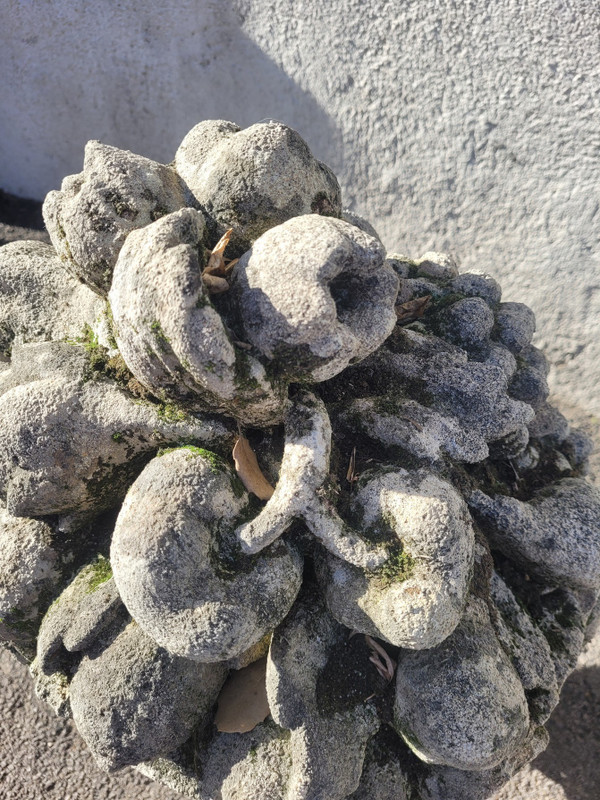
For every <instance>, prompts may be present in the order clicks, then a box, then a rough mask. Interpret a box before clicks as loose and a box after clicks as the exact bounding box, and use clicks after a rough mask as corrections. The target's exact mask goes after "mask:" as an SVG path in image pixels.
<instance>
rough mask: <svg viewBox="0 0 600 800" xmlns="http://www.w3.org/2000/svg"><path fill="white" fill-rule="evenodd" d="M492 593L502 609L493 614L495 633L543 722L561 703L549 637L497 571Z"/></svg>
mask: <svg viewBox="0 0 600 800" xmlns="http://www.w3.org/2000/svg"><path fill="white" fill-rule="evenodd" d="M491 597H492V600H493V601H494V604H495V606H496V608H497V609H498V612H499V615H498V616H497V617H496V616H492V624H493V626H494V630H495V632H496V636H497V637H498V640H499V642H500V644H501V645H502V646H503V647H504V649H505V650H506V652H507V654H508V656H509V658H510V660H511V662H512V664H513V666H514V668H515V669H516V671H517V674H518V676H519V678H520V680H521V683H522V685H523V689H524V690H525V695H526V697H527V700H528V704H529V712H530V714H531V717H532V719H533V720H534V721H535V722H536V723H538V724H542V723H544V722H545V721H546V720H547V719H548V717H549V716H550V714H551V713H552V711H553V710H554V708H555V707H556V705H557V703H558V684H557V681H556V672H555V670H554V665H553V662H552V653H551V650H550V646H549V645H548V641H547V639H546V638H545V637H544V635H543V634H542V632H541V631H540V629H539V628H538V627H537V626H536V625H535V624H534V621H533V619H532V618H531V617H530V616H529V615H528V614H527V613H526V612H525V611H524V610H523V608H522V607H521V606H520V605H519V603H518V601H517V599H516V598H515V596H514V595H513V593H512V592H511V590H510V589H509V588H508V586H507V585H506V583H505V582H504V581H503V580H502V578H501V577H500V576H499V575H498V573H497V572H494V573H493V576H492V581H491Z"/></svg>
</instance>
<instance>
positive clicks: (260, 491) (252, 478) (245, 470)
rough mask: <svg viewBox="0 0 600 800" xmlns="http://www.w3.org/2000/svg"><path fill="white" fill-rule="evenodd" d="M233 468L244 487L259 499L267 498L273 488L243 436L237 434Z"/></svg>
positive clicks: (271, 494)
mask: <svg viewBox="0 0 600 800" xmlns="http://www.w3.org/2000/svg"><path fill="white" fill-rule="evenodd" d="M232 455H233V461H234V463H235V470H236V472H237V474H238V475H239V478H240V480H241V482H242V483H243V484H244V486H245V487H246V489H248V491H249V492H252V494H255V495H256V496H257V497H258V498H260V499H261V500H268V499H269V498H270V497H272V496H273V492H274V491H275V489H274V488H273V487H272V486H271V484H270V483H269V481H268V480H267V479H266V478H265V476H264V475H263V474H262V472H261V470H260V467H259V466H258V461H257V460H256V454H255V452H254V450H253V449H252V448H251V447H250V442H249V441H248V439H246V437H245V436H239V437H238V439H237V441H236V443H235V446H234V448H233V453H232Z"/></svg>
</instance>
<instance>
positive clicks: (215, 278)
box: [202, 228, 239, 294]
mask: <svg viewBox="0 0 600 800" xmlns="http://www.w3.org/2000/svg"><path fill="white" fill-rule="evenodd" d="M232 232H233V228H229V230H228V231H225V233H224V234H223V236H221V238H220V239H219V241H218V242H217V243H216V245H215V246H214V247H213V249H212V250H211V252H210V255H209V257H208V264H207V265H206V267H205V268H204V269H203V270H202V280H203V281H204V285H205V286H206V288H207V290H208V293H209V294H221V292H226V291H227V290H228V289H229V283H228V281H226V280H225V278H226V276H227V275H229V273H230V272H231V270H232V269H233V268H234V266H235V265H236V264H237V262H238V260H239V259H237V258H235V259H234V260H233V261H229V262H226V261H225V258H224V253H225V248H226V247H227V245H228V244H229V239H230V238H231V234H232Z"/></svg>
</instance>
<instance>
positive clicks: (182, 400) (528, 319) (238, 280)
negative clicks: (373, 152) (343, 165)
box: [0, 121, 600, 800]
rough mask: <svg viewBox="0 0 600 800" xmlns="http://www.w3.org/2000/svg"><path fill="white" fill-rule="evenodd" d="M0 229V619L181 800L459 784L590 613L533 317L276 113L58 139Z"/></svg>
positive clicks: (508, 765)
mask: <svg viewBox="0 0 600 800" xmlns="http://www.w3.org/2000/svg"><path fill="white" fill-rule="evenodd" d="M44 218H45V221H46V225H47V227H48V231H49V233H50V237H51V241H52V246H50V245H46V244H43V243H40V242H14V243H11V244H9V245H6V246H4V247H3V248H2V249H1V250H0V300H1V302H0V502H1V505H0V616H1V621H0V636H1V637H2V639H3V640H4V642H5V643H6V644H7V646H9V647H10V648H11V649H12V650H13V652H16V653H18V654H20V656H21V657H22V658H23V659H24V660H26V661H27V662H28V663H29V664H30V669H31V673H32V675H33V678H34V681H35V687H36V692H37V694H38V696H39V697H41V698H43V699H44V700H45V701H47V702H48V703H49V704H50V705H51V706H52V707H53V708H54V710H55V711H56V713H57V714H59V715H62V716H70V715H72V716H73V718H74V720H75V722H76V724H77V727H78V729H79V731H80V733H81V735H82V736H83V738H84V739H85V741H86V743H87V744H88V746H89V748H90V750H91V751H92V753H93V755H94V757H95V759H96V761H97V762H98V764H99V765H100V766H101V767H103V768H104V769H106V770H108V771H112V770H115V769H119V768H121V767H124V766H126V765H135V766H136V767H137V768H138V769H139V770H140V771H141V772H143V773H144V774H145V775H148V776H150V777H152V778H153V779H156V780H159V781H162V782H163V783H165V784H167V785H168V786H170V787H172V788H173V789H175V790H176V791H178V792H180V793H182V794H183V795H187V796H190V797H196V798H201V799H202V800H208V798H217V797H218V798H222V800H234V798H235V799H236V800H239V798H242V797H244V798H252V800H300V799H302V800H321V799H322V798H327V800H343V798H353V800H392V798H393V800H402V798H404V800H415V798H422V800H452V799H454V798H461V800H477V799H478V798H479V799H481V800H483V798H486V797H488V796H490V795H491V794H492V793H493V792H494V791H496V790H497V789H498V788H499V787H500V786H501V785H502V784H503V783H504V782H506V781H507V780H508V779H509V778H510V777H511V775H512V774H514V772H515V771H516V770H518V769H519V768H520V767H521V766H523V765H524V764H526V763H527V762H528V761H531V760H532V759H533V758H535V756H536V755H537V754H538V753H540V752H541V751H542V750H543V749H544V747H545V746H546V744H547V734H546V731H545V728H544V724H545V722H546V721H547V720H548V717H549V715H550V714H551V712H552V710H553V708H554V707H555V706H556V704H557V702H558V699H559V692H560V689H561V687H562V685H563V683H564V681H565V679H566V677H567V676H568V675H569V673H570V672H571V671H572V670H573V668H574V666H575V663H576V660H577V657H578V655H579V653H580V652H581V649H582V647H583V645H584V643H585V641H586V639H587V638H589V637H590V636H591V633H592V632H593V630H594V627H595V625H596V619H597V617H598V612H597V602H598V594H599V590H600V494H599V493H598V491H597V490H596V489H595V488H594V487H592V486H591V485H590V484H589V483H588V482H587V481H586V479H585V473H586V469H587V459H588V456H589V454H590V449H591V447H590V442H589V440H588V439H587V437H586V436H585V435H584V434H583V433H581V432H580V431H577V430H571V429H570V426H569V424H568V422H567V421H566V420H565V418H564V417H563V416H562V415H561V414H560V413H559V412H558V411H557V410H556V409H554V408H552V407H551V406H550V405H549V404H548V403H547V395H548V387H547V383H546V376H547V364H546V360H545V358H544V356H543V354H542V353H541V352H540V351H539V350H537V349H536V348H535V347H534V346H532V345H531V340H532V337H533V333H534V330H535V319H534V315H533V313H532V312H531V310H530V309H529V308H527V307H526V306H525V305H523V304H521V303H514V302H502V300H501V290H500V287H499V286H498V284H497V283H496V282H495V281H494V280H493V279H492V278H490V277H489V276H487V275H486V274H485V273H484V272H481V273H462V274H461V273H460V271H459V269H458V265H457V263H456V261H455V260H454V259H453V258H452V257H451V256H449V255H445V254H440V253H426V254H425V255H423V256H422V257H421V258H419V259H410V258H407V257H405V256H402V255H399V254H389V253H386V252H385V250H384V248H383V245H382V244H381V241H380V240H379V237H378V236H377V234H376V232H375V231H374V229H373V228H372V226H371V225H370V224H369V223H368V222H366V221H365V220H363V219H361V218H360V217H358V216H357V215H355V214H352V213H350V212H345V211H343V206H342V200H341V192H340V188H339V185H338V183H337V180H336V178H335V176H334V175H333V173H332V172H331V170H330V169H329V168H328V167H326V166H325V165H324V164H322V163H320V162H319V161H317V160H316V159H315V158H314V157H313V156H312V154H311V153H310V150H309V149H308V146H307V145H306V143H305V142H304V141H303V140H302V139H301V138H300V136H299V135H298V134H297V133H296V132H295V131H293V130H291V129H290V128H288V127H286V126H285V125H283V124H282V123H278V122H266V123H259V124H257V125H253V126H251V127H250V128H248V129H246V130H240V129H239V128H238V127H237V126H236V125H234V124H233V123H229V122H224V121H207V122H202V123H200V124H199V125H197V126H196V127H195V128H193V129H192V131H190V133H189V134H188V135H187V136H186V138H185V139H184V141H183V143H182V144H181V146H180V148H179V150H178V151H177V153H176V155H175V160H174V162H173V163H172V164H171V165H162V164H157V163H155V162H152V161H150V160H148V159H145V158H142V157H141V156H137V155H134V154H132V153H129V152H125V151H121V150H118V149H117V148H114V147H109V146H107V145H103V144H101V143H99V142H90V143H89V144H88V146H87V147H86V153H85V160H84V168H83V172H82V173H81V174H79V175H75V176H69V177H67V178H65V180H64V181H63V185H62V187H61V190H60V191H56V192H51V193H50V194H49V195H48V197H47V198H46V201H45V203H44Z"/></svg>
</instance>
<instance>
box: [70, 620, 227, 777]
mask: <svg viewBox="0 0 600 800" xmlns="http://www.w3.org/2000/svg"><path fill="white" fill-rule="evenodd" d="M225 675H226V670H225V668H224V667H223V665H221V664H199V663H198V662H195V661H190V660H189V659H187V658H179V657H178V656H174V655H171V654H170V653H169V652H167V651H166V650H164V649H163V648H162V647H159V646H158V645H157V644H156V642H154V641H153V640H152V639H150V638H149V637H148V636H146V634H145V633H144V632H143V631H142V630H141V629H140V628H139V626H138V625H136V624H135V622H131V623H130V624H129V625H127V627H126V628H125V629H124V630H123V631H122V632H121V633H119V635H118V636H117V637H116V638H115V639H114V640H113V641H112V642H111V643H110V644H109V645H108V647H107V648H106V649H105V650H103V651H102V652H101V653H100V654H97V655H95V657H93V658H92V657H88V656H84V658H83V660H82V662H81V664H80V665H79V668H78V669H77V672H76V673H75V677H74V678H73V680H72V681H71V685H70V698H71V708H72V710H73V718H74V720H75V723H76V725H77V729H78V730H79V733H80V734H81V735H82V736H83V738H84V739H85V741H86V744H87V745H88V747H89V748H90V750H91V751H92V754H93V755H94V758H95V759H96V761H97V762H98V764H99V766H101V767H102V768H103V769H106V770H114V769H119V768H120V767H123V766H126V765H127V764H138V763H139V762H140V761H147V760H149V759H152V758H155V757H156V756H159V755H164V754H166V753H169V752H170V751H171V750H174V749H175V748H176V747H177V746H178V745H180V744H182V743H183V742H184V741H185V740H186V739H187V738H188V737H189V735H190V733H191V732H192V730H193V728H194V726H195V725H196V724H197V723H198V722H199V721H201V720H202V719H203V718H204V717H205V716H206V715H207V714H208V712H209V711H210V709H211V708H212V706H213V704H214V702H215V700H216V698H217V694H218V692H219V689H220V688H221V685H222V683H223V681H224V679H225Z"/></svg>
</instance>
